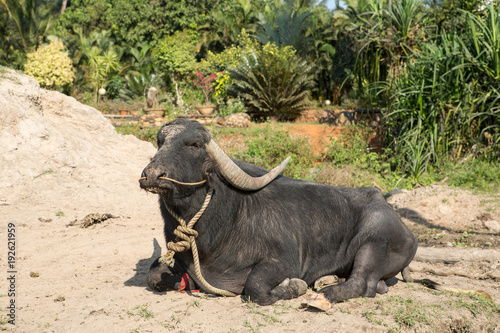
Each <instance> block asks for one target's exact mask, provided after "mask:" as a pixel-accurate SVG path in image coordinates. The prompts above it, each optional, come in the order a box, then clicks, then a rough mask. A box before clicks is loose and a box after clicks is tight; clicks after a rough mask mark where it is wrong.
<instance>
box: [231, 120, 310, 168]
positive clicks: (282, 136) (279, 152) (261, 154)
mask: <svg viewBox="0 0 500 333" xmlns="http://www.w3.org/2000/svg"><path fill="white" fill-rule="evenodd" d="M245 144H246V145H247V150H245V151H242V152H237V153H235V154H234V155H233V156H234V157H235V158H237V159H241V160H243V161H245V162H248V163H253V164H256V165H258V166H261V167H263V168H266V169H272V168H274V167H275V166H276V165H278V164H279V163H281V162H282V161H283V160H284V159H285V158H287V157H288V156H291V157H292V158H291V160H290V162H289V163H288V166H287V167H286V168H285V170H284V171H283V175H285V176H287V177H293V178H303V177H305V176H306V175H307V173H308V172H309V169H310V168H312V167H313V166H314V161H315V157H314V155H313V153H312V150H311V147H310V145H309V142H308V141H307V138H304V137H300V136H298V137H292V136H290V134H289V133H288V131H286V130H285V129H283V128H281V129H276V128H273V127H271V126H269V125H268V126H266V128H265V129H264V130H263V133H261V134H260V135H258V136H255V137H251V138H249V139H248V140H246V141H245Z"/></svg>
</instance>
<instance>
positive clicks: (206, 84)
mask: <svg viewBox="0 0 500 333" xmlns="http://www.w3.org/2000/svg"><path fill="white" fill-rule="evenodd" d="M215 79H217V76H215V74H214V73H212V74H210V75H206V76H203V74H202V73H201V72H197V73H196V78H195V79H193V82H194V85H195V86H197V87H199V88H200V89H201V91H202V92H203V94H204V95H205V102H206V104H210V93H211V92H212V91H214V85H213V82H214V81H215Z"/></svg>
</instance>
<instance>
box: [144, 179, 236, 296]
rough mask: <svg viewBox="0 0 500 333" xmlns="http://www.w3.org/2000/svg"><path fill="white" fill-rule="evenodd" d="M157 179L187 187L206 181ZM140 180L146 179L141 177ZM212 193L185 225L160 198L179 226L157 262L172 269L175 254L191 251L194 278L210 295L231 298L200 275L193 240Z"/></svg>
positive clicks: (211, 190)
mask: <svg viewBox="0 0 500 333" xmlns="http://www.w3.org/2000/svg"><path fill="white" fill-rule="evenodd" d="M159 178H160V179H165V180H169V181H172V182H174V183H177V184H180V185H187V186H194V185H200V184H203V183H205V182H206V181H207V180H206V179H204V180H202V181H199V182H196V183H184V182H180V181H178V180H175V179H171V178H167V177H159ZM140 179H146V177H142V178H140ZM212 193H213V189H212V188H210V189H209V190H208V192H207V195H206V196H205V201H204V202H203V205H202V206H201V208H200V210H199V211H198V212H197V213H196V214H195V215H194V216H193V218H191V220H190V221H189V223H187V224H186V221H185V220H184V219H183V218H182V217H180V216H179V215H177V214H176V213H175V212H173V211H172V210H171V209H170V207H168V205H167V203H166V202H165V199H164V198H163V197H162V201H163V204H164V205H165V208H166V209H167V211H168V212H169V213H170V215H172V216H173V217H174V218H175V219H176V220H177V221H178V222H179V225H178V226H177V228H176V229H175V230H174V235H175V236H176V238H175V241H173V242H168V244H167V248H168V251H167V253H166V254H165V255H163V256H161V257H160V259H159V261H160V262H161V263H163V264H165V265H168V266H170V267H173V266H174V263H175V259H174V255H175V253H176V252H184V251H187V250H189V249H191V252H192V253H193V263H194V272H195V274H196V278H197V279H198V281H199V282H200V283H201V284H202V286H203V287H204V288H205V289H206V290H208V291H210V292H211V293H214V294H217V295H221V296H230V297H233V296H236V294H234V293H232V292H230V291H227V290H223V289H219V288H216V287H214V286H212V285H211V284H210V283H208V282H207V280H205V278H204V277H203V275H202V274H201V267H200V259H199V257H198V248H197V247H196V241H195V238H196V237H197V236H198V232H197V231H196V230H194V229H193V227H194V225H195V223H196V222H198V220H199V219H200V217H201V215H203V212H205V209H206V208H207V206H208V204H209V203H210V200H211V199H212Z"/></svg>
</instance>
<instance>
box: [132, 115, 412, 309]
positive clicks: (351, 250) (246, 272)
mask: <svg viewBox="0 0 500 333" xmlns="http://www.w3.org/2000/svg"><path fill="white" fill-rule="evenodd" d="M157 142H158V151H157V153H156V155H155V156H154V157H153V159H152V160H151V162H150V163H149V164H148V165H147V166H146V168H145V169H144V171H143V173H142V177H141V179H140V186H141V188H143V189H145V190H147V191H149V192H152V193H157V194H159V203H160V209H161V213H162V216H163V220H164V233H165V238H166V241H167V242H171V241H174V240H175V239H176V236H175V235H174V230H175V229H176V227H177V226H178V225H179V218H181V219H184V221H189V220H191V219H192V218H193V216H195V215H196V214H197V212H198V211H199V210H200V207H202V206H203V204H204V202H205V203H206V198H207V193H208V192H209V191H210V194H211V195H212V197H211V200H210V201H209V203H208V205H206V209H205V211H204V212H203V213H202V215H201V217H199V220H198V221H197V222H196V225H195V226H194V227H193V229H195V230H196V232H197V234H198V235H197V238H196V245H197V250H198V255H199V263H200V268H201V274H202V276H203V278H204V279H205V280H206V281H207V282H208V283H209V284H210V285H212V286H214V287H215V288H220V289H223V290H227V291H229V292H232V293H234V294H243V295H247V296H246V297H249V298H250V300H252V301H254V302H256V303H258V304H260V305H268V304H272V303H274V302H276V301H277V300H280V299H291V298H294V297H298V296H300V295H302V294H304V293H305V292H306V290H307V286H308V285H311V284H312V283H314V281H315V280H316V279H318V278H320V277H322V276H325V275H328V274H334V275H337V276H339V277H341V278H346V281H345V282H344V283H341V284H338V285H334V286H328V287H325V288H324V289H322V290H320V294H322V295H324V296H325V297H326V298H327V299H328V300H329V301H330V302H339V301H342V300H346V299H349V298H354V297H358V296H365V297H374V296H375V295H376V293H377V292H379V293H384V292H386V291H387V290H388V288H387V285H386V283H385V280H386V279H388V278H391V277H394V276H395V275H396V274H398V273H399V272H403V271H404V272H407V271H408V270H407V267H408V265H409V264H410V262H411V260H412V259H413V256H414V255H415V252H416V249H417V238H416V236H415V235H414V234H413V233H412V232H411V231H410V230H409V229H408V228H407V227H406V226H405V225H404V224H403V222H402V221H401V219H400V218H399V217H398V215H397V214H396V213H395V212H394V211H393V209H392V208H391V207H390V206H389V204H387V203H386V201H385V199H384V197H383V195H382V194H381V193H380V191H378V190H377V189H375V188H356V189H353V188H344V187H334V186H327V185H322V184H316V183H312V182H307V181H302V180H296V179H290V178H287V177H284V176H281V175H279V173H280V172H281V171H282V169H283V168H284V167H285V164H286V163H287V162H288V161H285V162H284V163H282V164H281V165H280V166H279V167H277V168H275V169H273V170H272V171H271V172H269V171H267V170H265V169H263V168H260V167H257V166H255V165H252V164H248V163H244V162H241V161H237V160H234V161H233V160H232V159H230V158H229V157H228V156H227V155H225V154H224V152H223V151H222V150H221V149H220V148H219V147H218V146H217V145H216V144H215V142H214V141H213V140H212V139H211V134H210V132H209V131H208V130H207V129H206V128H205V127H203V126H202V125H201V124H199V123H198V122H196V121H192V120H183V119H177V120H174V121H171V122H169V123H166V124H164V125H163V126H162V127H161V129H160V130H159V132H158V135H157ZM174 259H175V262H174V263H173V264H172V263H171V265H166V264H165V263H163V262H162V261H161V260H156V261H155V262H154V263H153V264H152V265H151V268H150V271H149V275H148V277H147V284H148V286H149V287H150V288H152V289H154V290H159V291H164V290H167V289H183V288H186V289H189V288H191V289H192V288H201V289H202V290H205V291H208V290H206V288H205V286H204V285H203V284H202V283H201V282H200V281H199V279H198V278H197V276H196V274H195V265H194V262H193V256H192V254H191V251H186V252H177V253H175V255H174ZM403 277H405V276H403Z"/></svg>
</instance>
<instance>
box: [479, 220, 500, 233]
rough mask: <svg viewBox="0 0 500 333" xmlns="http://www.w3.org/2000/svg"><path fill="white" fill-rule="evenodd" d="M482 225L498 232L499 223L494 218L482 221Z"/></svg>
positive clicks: (499, 228) (499, 229)
mask: <svg viewBox="0 0 500 333" xmlns="http://www.w3.org/2000/svg"><path fill="white" fill-rule="evenodd" d="M483 225H484V227H485V228H486V229H488V230H490V231H493V232H500V224H499V223H498V222H497V221H495V220H489V221H483Z"/></svg>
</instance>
